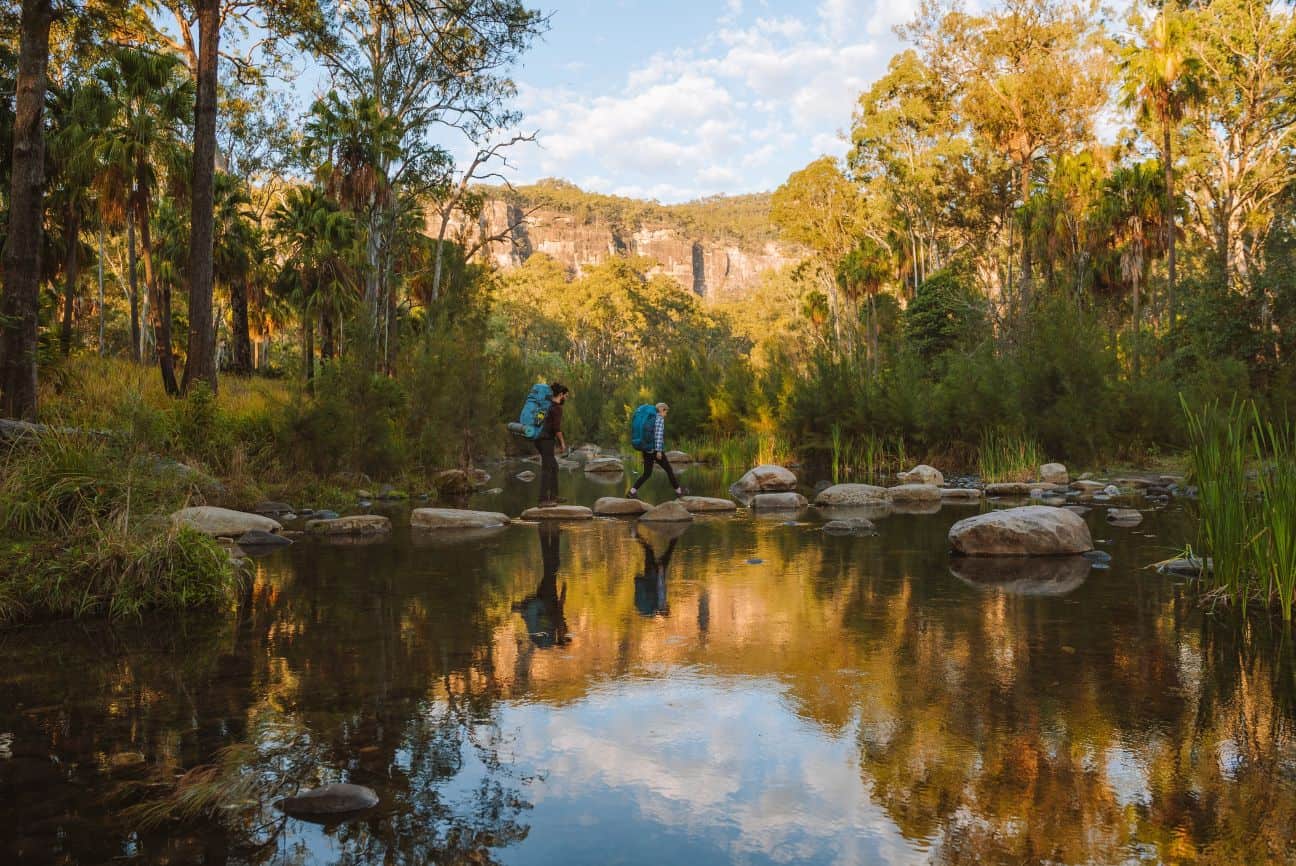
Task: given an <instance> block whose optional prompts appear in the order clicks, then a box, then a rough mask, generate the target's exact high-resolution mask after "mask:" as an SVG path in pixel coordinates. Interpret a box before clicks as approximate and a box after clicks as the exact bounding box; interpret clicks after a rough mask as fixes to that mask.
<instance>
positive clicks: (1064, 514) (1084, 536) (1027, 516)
mask: <svg viewBox="0 0 1296 866" xmlns="http://www.w3.org/2000/svg"><path fill="white" fill-rule="evenodd" d="M949 541H950V546H951V547H953V548H954V552H955V553H961V554H964V555H966V556H1061V555H1065V554H1072V553H1084V552H1085V551H1087V550H1093V538H1092V537H1091V536H1090V535H1089V527H1088V525H1086V524H1085V522H1084V519H1083V518H1081V517H1080V516H1079V515H1078V514H1072V513H1071V512H1070V511H1067V510H1066V509H1064V508H1050V507H1048V506H1045V505H1027V506H1023V507H1021V508H1007V509H1004V510H1003V511H991V512H988V513H986V514H978V515H976V516H975V517H969V518H966V519H965V520H960V521H959V522H958V523H955V524H954V525H953V526H951V527H950V531H949Z"/></svg>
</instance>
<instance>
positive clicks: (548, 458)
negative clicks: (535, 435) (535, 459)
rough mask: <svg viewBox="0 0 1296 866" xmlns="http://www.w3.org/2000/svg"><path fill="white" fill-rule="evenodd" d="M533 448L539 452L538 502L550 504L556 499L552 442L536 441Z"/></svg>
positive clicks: (555, 466)
mask: <svg viewBox="0 0 1296 866" xmlns="http://www.w3.org/2000/svg"><path fill="white" fill-rule="evenodd" d="M535 446H536V450H537V451H539V452H540V501H541V502H550V501H552V500H554V499H557V498H558V461H557V460H556V459H555V458H554V440H552V439H537V440H536V441H535Z"/></svg>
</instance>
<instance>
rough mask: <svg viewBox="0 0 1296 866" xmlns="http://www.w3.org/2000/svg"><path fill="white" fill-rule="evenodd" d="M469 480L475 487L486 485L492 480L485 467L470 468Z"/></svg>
mask: <svg viewBox="0 0 1296 866" xmlns="http://www.w3.org/2000/svg"><path fill="white" fill-rule="evenodd" d="M468 480H469V481H471V482H472V483H473V487H485V486H486V485H487V484H488V483H490V480H491V474H490V473H489V472H487V471H486V470H485V469H469V470H468Z"/></svg>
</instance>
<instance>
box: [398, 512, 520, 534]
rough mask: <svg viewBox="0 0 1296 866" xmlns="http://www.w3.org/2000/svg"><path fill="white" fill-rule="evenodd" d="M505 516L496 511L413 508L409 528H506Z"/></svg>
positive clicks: (507, 519)
mask: <svg viewBox="0 0 1296 866" xmlns="http://www.w3.org/2000/svg"><path fill="white" fill-rule="evenodd" d="M508 522H509V516H508V515H507V514H501V513H500V512H498V511H469V510H468V509H466V508H415V509H414V510H413V511H411V512H410V526H413V527H415V528H418V529H437V530H440V529H489V528H491V527H495V526H506V525H507V524H508Z"/></svg>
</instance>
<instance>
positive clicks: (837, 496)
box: [815, 484, 889, 508]
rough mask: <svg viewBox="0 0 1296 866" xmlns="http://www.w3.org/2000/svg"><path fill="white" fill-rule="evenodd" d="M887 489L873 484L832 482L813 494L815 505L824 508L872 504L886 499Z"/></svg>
mask: <svg viewBox="0 0 1296 866" xmlns="http://www.w3.org/2000/svg"><path fill="white" fill-rule="evenodd" d="M888 498H889V497H888V496H887V489H886V488H885V487H877V486H875V485H873V484H834V485H832V486H831V487H828V488H825V489H824V490H821V491H820V492H819V494H818V495H817V496H815V505H820V506H823V507H825V508H833V507H843V506H851V505H874V504H877V503H881V502H887V501H888Z"/></svg>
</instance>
